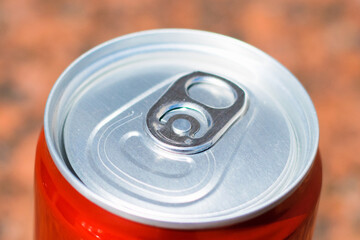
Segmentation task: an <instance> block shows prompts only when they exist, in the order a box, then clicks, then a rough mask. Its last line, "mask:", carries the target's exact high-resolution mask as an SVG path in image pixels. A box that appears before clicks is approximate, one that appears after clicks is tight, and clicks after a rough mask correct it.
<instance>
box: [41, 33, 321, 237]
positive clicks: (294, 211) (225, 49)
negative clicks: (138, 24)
mask: <svg viewBox="0 0 360 240" xmlns="http://www.w3.org/2000/svg"><path fill="white" fill-rule="evenodd" d="M318 138H319V130H318V123H317V117H316V113H315V110H314V107H313V105H312V102H311V100H310V98H309V96H308V95H307V93H306V91H305V90H304V89H303V88H302V86H301V85H300V83H299V82H298V81H297V80H296V79H295V77H294V76H293V75H291V74H290V73H289V72H288V71H287V70H286V69H285V68H284V67H283V66H281V65H280V64H279V63H278V62H276V61H275V60H273V59H272V58H271V57H269V56H267V55H266V54H264V53H262V52H261V51H259V50H257V49H255V48H253V47H251V46H249V45H247V44H245V43H243V42H241V41H238V40H235V39H232V38H229V37H226V36H222V35H218V34H214V33H208V32H202V31H194V30H174V29H171V30H153V31H146V32H140V33H136V34H131V35H127V36H124V37H120V38H118V39H114V40H112V41H109V42H107V43H104V44H102V45H100V46H99V47H96V48H95V49H93V50H91V51H89V52H88V53H86V54H84V55H83V56H81V57H80V58H79V59H78V60H76V61H75V62H74V63H73V64H72V65H71V66H70V67H69V68H68V69H67V70H66V71H65V72H64V73H63V74H62V75H61V76H60V78H59V79H58V81H57V83H56V84H55V86H54V88H53V90H52V92H51V94H50V96H49V100H48V103H47V107H46V110H45V118H44V129H43V131H42V132H41V134H40V137H39V142H38V147H37V154H36V162H35V215H36V219H35V220H36V221H35V239H37V240H45V239H62V240H68V239H79V240H80V239H89V240H92V239H94V240H95V239H103V240H110V239H149V240H150V239H248V240H250V239H311V238H312V233H313V227H314V219H315V215H316V209H317V204H318V200H319V195H320V190H321V181H322V169H321V160H320V155H319V152H318Z"/></svg>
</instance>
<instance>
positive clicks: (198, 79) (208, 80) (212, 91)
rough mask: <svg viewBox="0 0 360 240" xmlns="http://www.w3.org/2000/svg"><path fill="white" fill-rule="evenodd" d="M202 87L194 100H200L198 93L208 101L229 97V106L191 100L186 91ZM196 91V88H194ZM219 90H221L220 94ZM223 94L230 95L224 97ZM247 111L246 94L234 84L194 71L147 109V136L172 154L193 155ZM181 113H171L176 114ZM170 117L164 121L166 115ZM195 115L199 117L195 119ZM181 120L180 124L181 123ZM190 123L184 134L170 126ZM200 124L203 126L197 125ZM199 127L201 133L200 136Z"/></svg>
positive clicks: (173, 85) (209, 145)
mask: <svg viewBox="0 0 360 240" xmlns="http://www.w3.org/2000/svg"><path fill="white" fill-rule="evenodd" d="M196 85H197V86H199V85H200V87H201V86H204V85H205V86H206V89H204V88H203V87H201V89H202V91H201V92H198V94H197V95H195V97H197V98H199V97H200V99H201V94H203V95H205V96H206V97H207V98H210V99H218V98H219V97H221V96H225V98H226V95H230V96H229V97H227V98H230V99H231V100H230V101H227V102H231V104H229V106H224V107H214V106H209V105H208V104H206V102H205V103H203V102H202V101H199V100H198V101H196V100H194V99H193V98H192V97H191V96H189V95H190V94H189V93H188V92H189V89H191V88H194V86H196ZM197 88H199V87H197ZM219 89H220V91H219ZM226 92H228V93H230V94H226ZM246 108H247V101H246V96H245V92H244V91H243V90H242V89H241V88H239V87H238V86H237V85H236V84H234V83H232V82H230V81H228V80H226V79H224V78H221V77H219V76H215V75H213V74H208V73H204V72H193V73H190V74H187V75H185V76H182V77H181V78H180V79H178V80H176V81H175V82H174V83H173V84H172V85H171V86H170V88H169V89H168V90H167V91H166V92H165V93H164V94H163V95H162V96H161V98H160V99H159V100H158V101H157V102H156V103H155V104H154V105H153V106H152V107H151V108H150V110H149V112H148V114H147V117H146V124H147V128H148V129H149V131H150V134H151V135H152V136H154V138H155V140H156V141H157V142H158V143H159V146H161V147H163V148H164V149H167V150H170V151H173V152H175V153H187V154H194V153H198V152H201V151H204V150H206V149H208V148H210V147H211V146H212V145H213V144H215V143H216V142H217V141H218V140H219V138H220V137H221V136H222V135H223V134H224V133H225V132H226V131H227V130H228V128H229V127H230V126H231V125H232V124H233V123H234V122H235V121H236V120H237V119H238V118H239V117H240V116H241V115H242V114H244V112H245V110H246ZM179 110H181V111H180V112H181V114H172V113H176V112H179ZM169 115H172V116H171V117H170V118H168V119H166V116H169ZM196 116H200V118H197V117H196ZM181 120H182V121H181ZM179 122H180V123H183V124H186V123H188V124H189V129H188V130H187V131H181V130H179V128H175V129H174V128H173V124H176V123H178V124H179ZM200 122H201V123H203V124H200ZM200 127H203V128H204V129H203V131H202V132H204V133H203V134H201V136H199V134H197V133H198V132H200Z"/></svg>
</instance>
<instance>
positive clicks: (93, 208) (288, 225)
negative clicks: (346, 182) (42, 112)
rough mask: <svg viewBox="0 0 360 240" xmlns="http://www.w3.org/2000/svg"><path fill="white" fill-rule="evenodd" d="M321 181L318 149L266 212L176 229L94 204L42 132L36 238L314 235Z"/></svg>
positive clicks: (249, 238) (271, 239)
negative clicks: (66, 173) (64, 170)
mask: <svg viewBox="0 0 360 240" xmlns="http://www.w3.org/2000/svg"><path fill="white" fill-rule="evenodd" d="M321 182H322V168H321V160H320V155H319V153H318V154H317V156H316V158H315V160H314V162H313V165H312V167H311V169H310V171H309V172H308V174H307V176H306V178H305V179H304V180H303V181H302V183H301V185H300V186H299V187H298V188H297V189H296V190H295V191H294V192H293V193H292V194H291V195H290V196H289V197H288V198H286V199H285V200H284V201H283V202H282V203H280V204H279V205H277V206H275V207H274V208H272V209H270V210H268V211H267V212H265V213H263V214H262V215H260V216H258V217H256V218H254V219H251V220H248V221H245V222H241V223H238V224H235V225H232V226H229V227H221V228H214V229H204V230H174V229H166V228H159V227H155V226H150V225H145V224H141V223H136V222H134V221H130V220H127V219H125V218H122V217H120V216H117V215H114V214H112V213H110V212H108V211H107V210H104V209H103V208H101V207H99V206H97V205H95V204H94V203H92V202H91V201H89V200H88V199H86V198H85V197H84V196H82V195H81V194H80V193H79V192H78V191H77V190H76V189H74V188H73V187H72V186H71V185H70V184H69V183H68V182H67V181H66V179H65V178H64V177H63V176H62V174H61V173H60V172H59V170H58V169H57V167H56V165H55V164H54V161H53V159H52V158H51V155H50V153H49V150H48V147H47V145H46V141H45V137H44V132H43V131H42V132H41V134H40V138H39V142H38V147H37V153H36V163H35V207H36V222H35V239H36V240H49V239H61V240H77V239H79V240H80V239H88V240H95V239H102V240H120V239H148V240H150V239H151V240H152V239H197V240H199V239H207V240H211V239H244V240H255V239H268V240H278V239H303V240H306V239H311V238H312V233H313V228H314V219H315V215H316V210H317V204H318V200H319V195H320V190H321Z"/></svg>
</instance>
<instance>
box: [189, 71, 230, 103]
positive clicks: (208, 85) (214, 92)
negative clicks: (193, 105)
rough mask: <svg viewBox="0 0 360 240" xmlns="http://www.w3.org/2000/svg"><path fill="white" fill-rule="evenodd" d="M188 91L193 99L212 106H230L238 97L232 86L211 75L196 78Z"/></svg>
mask: <svg viewBox="0 0 360 240" xmlns="http://www.w3.org/2000/svg"><path fill="white" fill-rule="evenodd" d="M187 93H188V95H189V96H190V97H191V98H192V99H193V100H195V101H198V102H199V103H201V104H204V105H206V106H208V107H211V108H228V107H230V106H231V105H233V104H234V103H235V101H236V98H237V96H236V93H235V91H234V90H233V89H232V87H231V86H229V85H228V84H227V83H225V82H223V81H221V80H220V79H217V78H215V77H210V76H206V77H197V78H194V79H193V80H192V82H191V83H190V84H189V86H188V88H187Z"/></svg>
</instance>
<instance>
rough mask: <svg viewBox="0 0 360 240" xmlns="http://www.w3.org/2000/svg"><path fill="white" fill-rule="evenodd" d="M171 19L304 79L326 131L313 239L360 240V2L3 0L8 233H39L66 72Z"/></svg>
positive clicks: (18, 239)
mask: <svg viewBox="0 0 360 240" xmlns="http://www.w3.org/2000/svg"><path fill="white" fill-rule="evenodd" d="M168 27H180V28H195V29H203V30H209V31H213V32H218V33H222V34H225V35H229V36H232V37H235V38H239V39H241V40H243V41H246V42H248V43H250V44H252V45H254V46H256V47H258V48H260V49H262V50H263V51H265V52H267V53H268V54H270V55H271V56H273V57H274V58H276V59H278V60H279V61H280V62H281V63H283V64H284V65H285V66H286V67H287V68H288V69H290V71H291V72H293V73H294V74H295V75H296V76H297V77H298V78H299V80H300V81H301V82H302V83H303V85H304V86H305V88H306V89H307V90H308V92H309V94H310V96H311V97H312V99H313V101H314V104H315V106H316V108H317V112H318V116H319V121H320V129H321V134H320V149H321V153H322V157H323V166H324V184H323V190H322V196H321V202H320V209H319V214H318V217H317V225H316V230H315V236H314V239H315V240H324V239H329V240H335V239H336V240H338V239H343V240H353V239H360V0H352V1H351V0H347V1H341V0H308V1H304V0H288V1H285V0H276V1H256V0H252V1H239V0H189V1H186V0H102V1H96V0H64V1H61V0H52V1H50V0H0V239H1V240H30V239H32V227H33V164H34V155H35V147H36V141H37V137H38V134H39V132H40V128H41V126H42V117H43V111H44V105H45V101H46V98H47V95H48V93H49V91H50V88H51V86H52V85H53V84H54V82H55V80H56V79H57V77H58V76H59V75H60V73H61V72H62V71H63V70H64V69H65V68H66V67H67V66H68V65H69V64H70V63H71V62H72V61H73V60H74V59H75V58H76V57H78V56H79V55H80V54H82V53H83V52H84V51H86V50H88V49H90V48H91V47H94V46H95V45H97V44H99V43H101V42H103V41H106V40H108V39H111V38H114V37H117V36H120V35H123V34H126V33H130V32H135V31H139V30H145V29H151V28H168Z"/></svg>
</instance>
